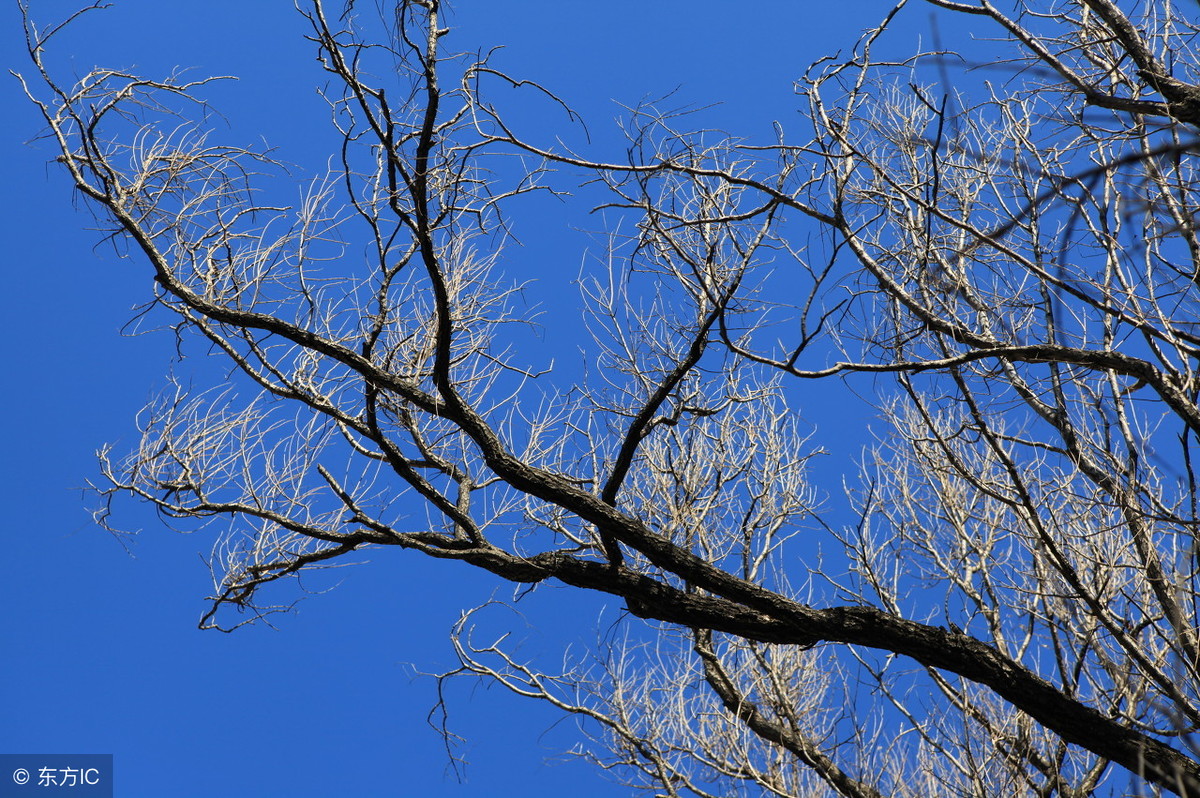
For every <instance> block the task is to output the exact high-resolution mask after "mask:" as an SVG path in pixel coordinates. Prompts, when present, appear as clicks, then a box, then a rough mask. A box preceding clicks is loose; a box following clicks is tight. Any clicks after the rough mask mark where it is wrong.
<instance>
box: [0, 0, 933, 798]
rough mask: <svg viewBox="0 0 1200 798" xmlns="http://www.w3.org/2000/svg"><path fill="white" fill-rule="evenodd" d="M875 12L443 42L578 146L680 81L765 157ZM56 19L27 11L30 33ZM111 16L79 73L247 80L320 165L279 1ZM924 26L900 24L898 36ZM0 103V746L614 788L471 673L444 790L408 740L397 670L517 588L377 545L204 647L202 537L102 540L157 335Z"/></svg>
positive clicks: (308, 780)
mask: <svg viewBox="0 0 1200 798" xmlns="http://www.w3.org/2000/svg"><path fill="white" fill-rule="evenodd" d="M364 2H369V0H360V3H364ZM886 5H888V4H887V3H882V2H874V1H872V2H867V0H858V1H857V2H853V3H842V4H828V3H816V4H814V3H795V2H767V3H757V4H754V5H753V6H746V5H741V4H736V3H728V2H715V0H703V1H701V2H695V1H694V0H693V2H676V1H671V2H655V3H646V2H633V1H632V0H620V1H619V2H609V3H563V2H556V3H550V2H519V3H514V2H505V3H497V2H486V1H485V0H470V1H467V0H464V2H460V3H458V4H456V6H455V11H454V15H453V16H452V17H451V19H450V24H451V26H452V27H453V28H454V29H455V30H454V34H453V36H454V37H455V38H453V39H451V40H450V41H451V42H452V43H453V44H455V45H457V46H461V47H475V46H482V47H487V46H490V45H505V46H506V47H507V49H506V50H504V51H503V52H502V53H501V54H500V55H498V56H497V59H498V63H499V64H500V65H502V66H504V67H506V68H507V69H509V70H510V71H512V72H514V73H517V74H519V75H522V76H526V77H530V78H534V79H538V80H540V81H542V82H544V83H545V84H547V85H548V86H549V87H551V88H553V89H554V90H555V91H557V92H558V93H559V94H560V95H562V96H563V97H564V98H566V99H568V100H569V101H570V102H571V103H572V104H573V105H575V106H576V107H577V108H579V109H580V110H581V111H582V112H583V113H584V114H585V116H587V117H588V118H589V120H590V124H591V125H592V127H593V128H594V129H603V128H605V127H607V126H609V125H610V123H609V121H608V120H610V119H611V118H612V117H613V116H614V115H615V114H616V113H618V109H617V107H616V106H615V105H614V104H613V101H614V100H617V101H623V102H628V103H632V102H636V101H637V100H638V99H640V98H641V97H643V96H647V95H661V94H663V93H665V92H667V91H670V90H671V89H673V88H675V87H676V86H680V87H682V88H681V90H680V94H679V95H678V96H679V99H680V102H681V103H684V104H695V105H704V104H708V103H710V102H720V103H723V105H722V106H721V107H720V108H718V109H716V110H714V111H711V112H709V113H710V116H709V117H708V118H710V119H712V120H713V122H714V124H718V125H720V126H723V127H725V128H726V129H728V130H730V131H733V132H736V133H738V134H741V135H745V136H748V137H751V138H754V139H758V140H761V141H767V140H769V139H770V135H771V134H770V124H771V122H773V121H774V120H780V121H782V122H783V123H785V125H792V126H797V127H798V126H799V124H800V123H799V121H798V120H796V119H795V115H796V112H797V109H799V108H800V107H801V104H800V102H799V101H797V100H796V98H794V96H793V93H792V81H793V79H794V78H796V77H797V76H799V75H800V74H801V72H802V71H803V69H804V68H805V67H806V66H807V65H808V64H809V63H810V62H811V61H813V60H814V59H815V58H817V57H818V56H821V55H825V54H829V53H831V52H833V51H834V50H836V49H839V48H841V49H843V50H845V49H848V48H849V47H850V46H851V45H852V44H853V42H854V39H855V38H856V36H857V32H858V31H859V30H860V29H861V28H862V27H864V26H866V25H867V24H870V23H872V22H874V21H876V20H877V19H878V18H879V17H880V16H881V14H882V12H883V10H884V8H885V6H886ZM74 6H75V2H73V1H67V2H63V1H62V0H55V1H54V2H51V1H50V0H41V1H39V0H33V10H34V14H35V15H36V16H37V17H38V18H41V19H55V20H57V19H58V18H60V17H61V16H62V15H63V14H65V13H66V12H67V11H68V10H69V9H71V8H72V7H74ZM114 6H115V7H114V8H113V9H112V10H110V11H107V12H102V13H98V14H93V15H91V17H90V19H87V20H85V21H84V23H83V26H82V27H81V28H80V30H79V31H78V33H77V35H75V36H73V37H70V38H69V39H64V40H63V42H62V43H60V46H64V45H69V46H68V47H67V49H69V50H70V51H71V52H70V55H71V56H72V59H71V62H70V63H73V64H74V69H75V71H76V72H77V73H79V74H82V73H84V72H86V71H87V70H88V69H89V68H90V67H91V66H93V65H94V64H105V65H119V66H135V67H136V68H137V69H138V70H140V71H142V72H144V73H147V74H150V75H155V74H161V73H163V72H165V71H167V70H168V69H170V68H171V67H173V66H176V65H182V66H188V67H194V68H195V74H197V75H202V74H234V75H239V76H241V77H242V79H243V80H242V81H241V82H240V83H239V84H236V85H230V86H227V87H223V88H221V89H220V90H219V92H217V93H216V94H215V95H214V99H215V100H216V102H217V105H218V107H220V108H221V109H222V110H223V111H225V112H226V113H227V114H228V116H229V119H230V122H231V125H232V126H233V128H234V129H235V130H236V132H237V134H238V135H244V134H246V133H247V132H253V133H256V134H257V133H261V134H262V135H263V136H264V137H266V139H267V140H268V141H270V142H272V143H277V144H279V145H281V146H282V147H284V148H286V156H287V157H289V158H292V159H296V160H301V159H308V160H310V162H311V161H312V159H315V164H314V166H319V165H320V164H322V163H323V162H324V160H325V158H326V157H327V155H326V154H324V153H322V152H321V150H320V149H319V144H320V141H321V136H322V135H323V134H324V131H309V130H307V129H306V125H307V122H305V123H300V122H298V121H297V120H302V119H304V120H311V119H320V118H322V115H321V113H320V112H319V110H316V109H319V106H318V105H317V102H318V101H317V100H316V98H315V96H314V93H313V85H314V81H317V80H320V79H321V78H320V75H319V74H318V73H317V72H316V70H315V62H314V61H313V52H312V47H311V45H309V44H308V43H306V42H304V41H303V39H302V38H301V36H302V32H303V31H302V26H301V20H300V19H299V17H298V15H296V13H295V12H294V11H293V10H292V9H291V3H290V2H270V3H268V2H245V0H238V1H236V2H234V1H233V0H207V2H203V3H171V2H162V1H161V0H153V1H151V0H117V2H115V3H114ZM751 8H752V9H753V10H752V11H751V10H750V9H751ZM841 9H853V10H854V11H855V12H857V14H850V13H847V14H844V15H841V14H839V13H838V12H839V11H840V10H841ZM923 14H924V11H923V10H921V11H919V12H917V13H914V14H913V16H914V23H913V24H914V26H919V24H920V22H921V21H922V20H923V19H924V17H923ZM0 43H2V49H0V53H3V57H4V62H5V63H4V66H5V67H6V69H16V70H25V69H27V67H26V64H25V63H24V60H23V57H22V42H21V39H20V23H19V19H18V15H17V13H16V10H15V3H12V2H9V3H6V4H4V6H3V9H2V10H0ZM58 55H59V56H65V55H67V54H66V53H64V52H61V51H60V52H59V53H58ZM55 61H56V63H58V64H60V65H62V64H64V63H68V62H67V61H65V60H63V58H61V57H59V58H56V59H55ZM4 77H5V78H7V75H5V76H4ZM0 99H2V102H3V106H2V107H3V112H2V113H0V136H2V137H3V138H2V141H0V148H2V151H3V152H4V154H5V157H4V159H3V174H4V176H5V181H4V186H5V188H4V192H3V196H4V212H3V214H0V226H2V227H3V237H4V240H5V241H6V243H7V246H6V248H5V258H4V263H5V281H6V290H5V291H4V292H3V294H2V295H0V303H2V312H0V324H2V325H3V333H2V335H3V338H2V340H3V341H4V342H5V364H4V369H3V372H2V374H3V376H2V378H0V379H2V381H3V385H4V391H3V393H2V394H0V396H2V399H0V401H2V402H3V409H2V412H0V420H2V423H3V425H4V438H3V442H4V443H3V460H2V465H0V468H2V469H3V475H2V479H0V489H2V490H3V494H4V495H3V508H4V520H3V522H2V523H0V529H2V530H3V537H4V557H3V559H2V560H0V584H2V585H3V592H4V595H5V596H6V597H7V600H6V602H5V603H6V607H5V611H4V612H3V614H2V615H0V707H2V709H0V753H5V752H8V753H18V752H46V753H53V752H61V753H76V752H77V753H112V754H115V757H116V760H115V761H116V768H117V779H118V782H117V783H118V791H117V794H118V795H121V796H163V795H172V796H192V795H195V796H212V795H223V796H235V797H236V796H265V795H280V796H283V795H286V796H330V795H381V796H382V795H396V796H427V797H434V796H456V797H457V796H523V798H530V797H531V796H533V797H535V798H536V796H558V795H566V794H570V795H572V796H577V797H583V796H618V795H626V794H628V791H627V790H626V789H625V788H622V787H620V786H619V785H616V784H614V783H612V782H611V781H608V780H606V778H605V777H604V775H603V774H601V773H599V772H597V771H594V770H593V769H592V768H590V767H589V766H587V765H584V764H582V763H580V762H577V761H566V762H564V761H562V757H561V754H562V752H563V751H564V750H565V749H567V748H569V747H570V746H571V745H572V744H573V743H574V742H576V740H577V739H578V737H577V732H576V731H575V730H574V727H573V726H571V725H570V724H569V723H565V724H560V725H558V726H554V723H555V721H556V720H557V719H558V716H557V715H556V714H554V713H551V712H549V711H547V710H545V709H543V708H542V707H540V706H538V705H535V704H532V703H530V702H526V701H521V700H519V699H516V698H514V697H511V696H509V695H507V694H505V693H503V692H502V691H499V690H497V689H492V690H483V689H477V690H471V689H470V685H468V684H467V683H465V682H464V683H461V684H459V685H458V687H457V689H456V691H455V693H454V696H453V700H452V703H451V708H452V710H453V711H454V712H455V713H456V718H457V722H456V725H455V729H456V731H458V732H459V733H461V734H463V735H465V736H466V737H467V738H468V740H469V742H468V745H467V746H466V748H465V749H464V751H463V753H464V754H465V756H466V757H467V758H468V759H469V760H470V763H471V764H470V766H469V768H468V770H467V771H466V778H467V780H466V781H465V782H463V783H460V782H458V781H457V780H455V778H454V777H453V775H451V774H450V773H449V772H448V768H447V766H448V760H447V757H446V754H445V751H444V749H443V747H442V741H441V739H440V738H439V737H438V735H437V734H436V733H435V732H434V731H433V730H432V729H431V728H430V727H429V726H428V725H427V724H426V721H425V718H426V714H427V713H428V711H429V709H430V708H431V706H432V705H433V703H434V701H435V690H434V684H433V682H432V680H430V679H414V678H413V673H414V667H415V669H417V670H421V671H427V672H431V671H437V670H440V669H444V668H447V667H449V666H450V665H451V663H452V658H451V652H450V649H449V644H448V643H447V642H446V631H447V630H448V628H449V627H450V625H451V624H452V623H453V622H454V621H455V620H456V619H457V617H458V613H459V611H460V610H462V609H465V608H468V607H471V606H474V605H476V604H478V603H480V602H482V601H485V600H487V599H488V598H489V597H491V596H492V595H498V596H501V597H507V596H508V595H510V591H509V590H508V589H507V588H505V586H503V585H501V584H499V583H497V582H495V581H494V580H492V579H490V578H487V577H486V576H485V575H480V574H476V573H473V572H471V571H470V570H469V569H467V568H465V567H461V566H455V565H454V564H448V563H441V562H436V561H432V560H429V559H426V558H423V557H420V556H419V555H415V554H405V553H403V552H399V551H387V552H378V553H375V554H373V555H371V556H370V557H369V560H370V561H369V562H365V563H364V564H362V565H359V566H357V567H354V568H350V569H345V570H343V571H341V572H340V573H339V575H338V576H339V579H340V584H339V586H338V587H337V589H335V590H333V591H331V592H329V593H327V594H325V595H320V596H313V597H310V598H308V599H307V600H305V601H303V602H302V603H301V604H300V605H299V607H298V610H297V611H296V612H295V613H293V614H290V615H285V616H278V617H277V618H276V623H275V625H276V628H274V629H272V628H269V627H267V626H262V625H259V626H254V627H250V628H246V629H242V630H240V631H238V632H236V633H235V634H232V635H223V634H220V633H215V632H200V631H198V630H197V629H196V621H197V619H198V617H199V616H200V614H201V613H202V612H203V610H204V609H205V604H204V602H203V598H204V596H206V595H208V594H209V592H210V590H211V584H210V582H209V574H208V570H207V568H206V567H205V566H204V564H203V563H202V561H201V558H202V557H204V556H205V555H207V554H208V553H209V551H210V549H211V545H212V540H211V539H210V538H208V537H205V536H201V535H191V536H185V535H178V534H175V533H172V532H169V531H167V530H165V529H164V528H163V527H162V526H161V525H160V524H159V522H158V520H157V519H156V518H155V517H154V516H153V515H152V514H150V513H148V512H147V511H145V510H144V509H142V508H137V507H133V506H130V505H128V504H126V505H123V506H124V512H123V513H122V515H121V518H120V521H121V523H123V524H124V525H125V526H126V527H131V528H140V529H142V530H143V532H142V534H141V535H140V536H139V537H138V538H137V539H136V540H134V541H133V543H132V545H131V549H130V551H129V552H127V551H126V550H125V549H124V548H123V547H122V545H121V544H120V543H119V542H118V541H117V540H115V539H114V538H112V537H111V536H109V535H108V534H106V533H104V532H103V531H101V530H99V529H98V528H97V527H96V526H94V524H93V523H92V521H91V518H90V516H89V514H88V512H87V509H88V506H89V504H90V503H92V502H93V501H94V500H93V499H90V498H89V497H86V496H83V495H81V493H80V491H79V490H78V488H79V486H81V485H83V484H84V482H85V481H87V480H88V479H90V478H94V477H95V475H96V473H97V468H96V463H95V459H94V454H93V453H94V451H95V450H96V449H97V448H98V447H100V446H101V445H102V444H104V443H106V442H113V443H115V444H116V446H117V448H118V450H120V449H121V448H122V446H128V445H130V443H131V442H132V441H133V439H134V429H135V428H134V416H135V414H136V412H137V411H138V410H139V409H140V408H141V406H142V405H143V404H144V403H145V401H146V399H147V398H148V396H150V394H151V393H152V392H153V391H154V389H155V388H157V387H161V386H162V385H163V384H164V375H165V373H166V370H167V368H168V366H169V363H170V358H171V345H172V341H171V339H170V338H169V337H168V336H165V335H153V334H151V335H142V336H136V337H123V336H122V335H121V332H120V331H121V328H122V326H123V325H124V323H125V322H126V321H127V320H128V319H129V318H130V315H131V311H130V309H131V307H132V306H133V305H135V304H137V303H139V302H142V301H144V300H145V298H146V297H147V296H148V295H149V291H150V281H149V277H148V272H147V270H146V268H145V267H144V266H142V264H140V263H137V262H132V261H125V262H122V261H120V260H118V259H117V258H115V257H114V256H113V255H112V253H111V250H108V249H104V248H94V245H95V243H96V240H95V236H94V234H92V233H89V232H87V230H86V229H85V228H86V227H87V226H88V224H89V221H90V219H89V217H88V216H87V215H86V214H85V213H81V212H78V211H76V210H75V209H73V207H72V201H71V196H70V193H69V191H68V188H67V185H66V182H65V180H64V178H63V177H62V176H61V175H59V174H58V173H57V171H56V169H55V168H54V166H53V164H50V163H48V162H49V160H50V159H51V158H52V156H53V152H52V150H51V149H50V148H49V147H48V146H46V145H44V144H43V145H38V146H32V147H31V146H27V145H26V144H25V142H26V141H27V140H29V139H31V138H33V137H34V136H35V135H36V134H37V133H38V132H39V122H38V119H37V118H36V116H35V114H34V112H33V109H32V108H31V107H29V106H28V105H27V104H26V103H25V102H24V101H23V99H22V97H21V96H20V94H19V91H18V86H17V85H16V82H15V80H12V79H6V80H3V81H0ZM304 109H307V111H305V110H304ZM314 111H315V113H314ZM518 221H519V220H518ZM533 229H534V231H536V228H533ZM573 240H574V239H572V238H571V236H569V235H561V236H559V235H556V234H554V233H553V232H552V231H546V232H545V234H544V235H538V234H536V232H535V234H533V235H527V236H526V243H527V245H528V252H529V255H530V257H532V258H543V259H545V260H546V262H547V263H554V262H558V263H567V264H569V267H570V268H571V269H575V268H576V267H577V265H578V263H579V262H580V253H579V251H578V250H577V249H575V250H573V249H571V247H572V246H573V244H572V241H573ZM548 268H549V267H548ZM570 300H571V301H573V300H574V296H572V297H570ZM185 365H186V364H185ZM184 373H186V369H184ZM131 554H132V556H131ZM364 559H368V558H364ZM604 605H605V602H604V601H603V600H601V599H598V598H597V599H591V598H582V599H581V598H578V597H575V596H573V595H572V594H571V593H569V592H568V591H566V590H565V589H563V588H559V587H554V586H547V587H544V588H542V589H541V590H540V591H539V598H538V600H536V601H534V602H532V603H531V604H530V605H529V610H528V611H529V612H530V613H531V615H530V622H531V623H534V624H536V625H537V626H538V627H539V628H541V629H542V630H543V631H544V632H545V634H546V636H547V638H548V639H549V640H550V641H551V642H552V643H553V642H555V641H559V642H561V641H571V640H575V641H580V642H582V641H586V640H587V639H589V637H590V636H591V634H592V630H593V629H594V628H595V623H596V621H595V618H596V615H597V613H598V612H599V611H600V609H601V608H602V607H603V606H604ZM609 609H610V611H611V610H613V609H614V608H613V607H612V606H611V603H610V605H609ZM410 663H411V665H410ZM4 777H6V776H5V774H0V778H4Z"/></svg>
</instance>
